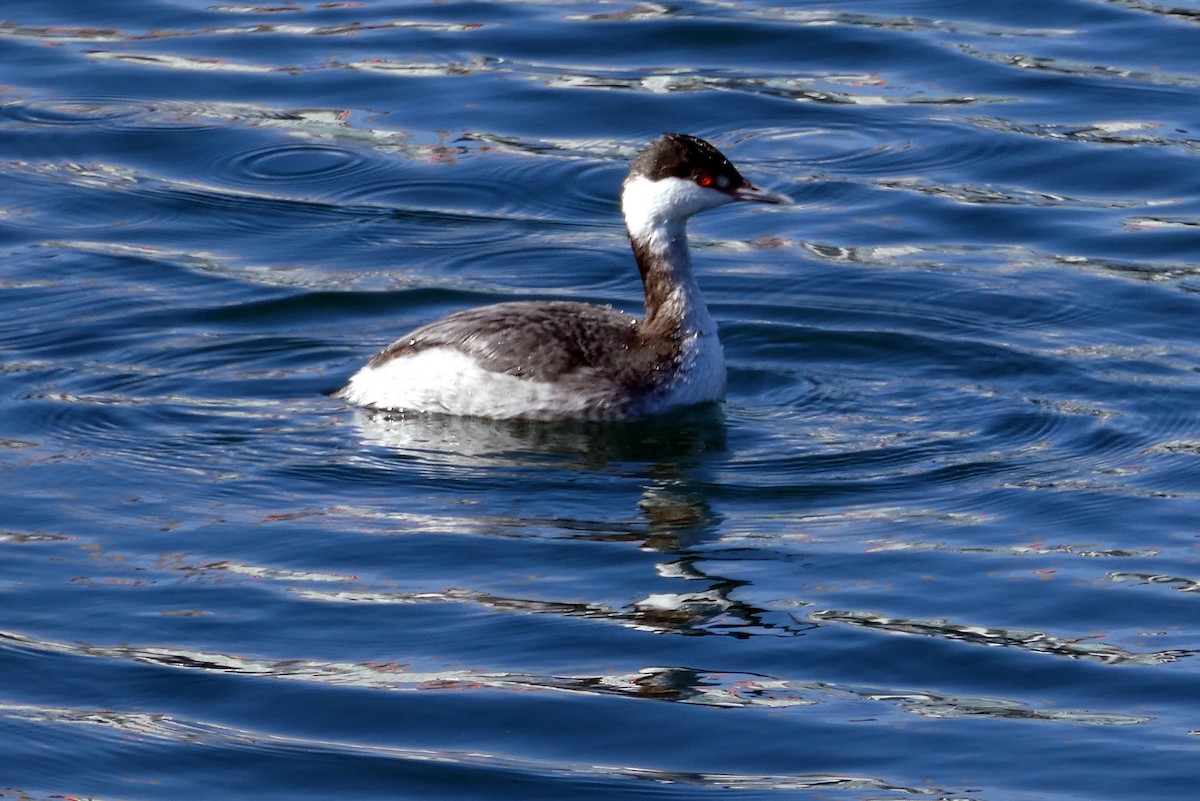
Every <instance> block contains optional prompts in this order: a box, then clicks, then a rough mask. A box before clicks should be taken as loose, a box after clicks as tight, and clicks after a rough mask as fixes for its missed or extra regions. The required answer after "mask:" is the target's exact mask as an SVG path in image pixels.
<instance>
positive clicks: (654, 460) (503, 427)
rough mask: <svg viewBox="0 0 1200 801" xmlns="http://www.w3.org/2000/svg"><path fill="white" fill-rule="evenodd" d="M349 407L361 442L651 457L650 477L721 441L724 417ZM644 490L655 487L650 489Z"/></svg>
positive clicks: (613, 461)
mask: <svg viewBox="0 0 1200 801" xmlns="http://www.w3.org/2000/svg"><path fill="white" fill-rule="evenodd" d="M351 413H352V415H353V416H352V418H351V420H352V423H353V424H354V426H355V428H356V430H357V433H358V436H359V438H360V440H361V441H362V443H363V444H365V445H372V446H375V447H379V448H385V449H387V450H389V451H392V452H394V453H396V454H398V455H405V456H415V457H419V458H421V459H425V460H429V461H431V462H435V463H439V464H447V465H461V466H473V467H474V466H480V465H483V464H490V465H495V466H503V465H507V466H523V465H531V464H544V462H545V460H547V459H551V460H555V461H558V462H561V463H562V464H563V466H570V467H575V468H577V469H583V470H600V469H605V468H609V467H613V466H620V465H628V464H639V465H648V470H647V475H648V477H649V476H655V477H659V478H662V477H671V476H672V474H675V473H678V472H679V471H680V470H682V469H683V467H684V466H686V465H688V464H694V463H695V462H696V461H697V459H698V458H699V457H702V456H703V455H705V454H713V453H720V452H722V451H724V450H725V447H726V428H725V422H724V419H723V417H722V414H721V410H720V408H719V407H716V406H707V407H698V408H696V409H688V410H685V411H684V412H681V413H679V414H675V415H672V416H671V418H670V419H669V420H668V419H657V420H636V421H627V422H621V423H615V424H614V423H590V422H574V421H567V422H561V423H540V422H525V421H512V420H487V419H483V418H475V417H451V416H445V415H412V414H402V413H387V412H371V411H364V410H360V409H354V410H352V412H351ZM648 492H650V494H651V495H652V496H653V495H655V491H654V490H652V489H649V488H648ZM648 506H651V507H657V508H667V509H670V508H674V506H673V505H672V504H671V503H663V504H659V503H656V502H654V501H648ZM665 516H667V517H669V516H670V513H669V512H668V513H667V514H666V515H665ZM685 517H686V515H685Z"/></svg>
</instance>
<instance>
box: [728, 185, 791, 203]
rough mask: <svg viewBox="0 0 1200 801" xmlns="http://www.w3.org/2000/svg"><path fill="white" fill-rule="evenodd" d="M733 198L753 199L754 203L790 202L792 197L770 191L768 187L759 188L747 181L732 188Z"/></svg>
mask: <svg viewBox="0 0 1200 801" xmlns="http://www.w3.org/2000/svg"><path fill="white" fill-rule="evenodd" d="M732 194H733V199H734V200H753V201H755V202H756V203H791V202H792V199H791V198H790V197H788V196H787V195H784V194H781V193H779V192H772V191H770V190H769V189H759V188H758V187H757V186H755V185H754V184H752V183H750V182H749V181H747V182H746V183H744V184H742V185H741V186H739V187H738V188H737V189H735V190H733V192H732Z"/></svg>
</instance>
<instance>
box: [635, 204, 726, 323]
mask: <svg viewBox="0 0 1200 801" xmlns="http://www.w3.org/2000/svg"><path fill="white" fill-rule="evenodd" d="M627 222H629V221H627ZM629 241H630V243H631V244H632V245H633V255H634V258H636V259H637V264H638V270H639V272H640V273H641V276H642V287H643V289H645V292H646V321H645V323H644V325H645V327H646V328H647V329H649V330H658V329H663V330H665V329H675V330H677V331H681V332H682V333H694V334H699V335H707V334H715V333H716V328H717V326H716V323H715V322H714V321H713V319H712V316H711V315H709V313H708V307H707V306H706V305H705V303H704V298H703V297H702V296H701V294H700V287H699V286H697V284H696V279H695V277H694V276H693V275H692V258H691V255H690V253H689V252H688V241H687V220H686V219H667V220H664V219H659V218H648V219H646V220H639V221H636V222H635V223H634V224H630V225H629Z"/></svg>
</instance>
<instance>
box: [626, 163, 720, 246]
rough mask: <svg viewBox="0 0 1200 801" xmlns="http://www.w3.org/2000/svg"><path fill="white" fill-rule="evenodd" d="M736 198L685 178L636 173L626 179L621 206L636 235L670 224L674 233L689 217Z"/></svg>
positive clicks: (643, 236) (639, 237)
mask: <svg viewBox="0 0 1200 801" xmlns="http://www.w3.org/2000/svg"><path fill="white" fill-rule="evenodd" d="M732 202H733V198H732V197H730V196H729V195H727V194H725V193H724V192H721V191H718V190H716V189H706V188H704V187H702V186H698V185H696V184H695V183H693V182H692V181H688V180H686V179H683V178H661V179H659V180H657V181H651V180H650V179H649V178H646V177H645V176H641V175H639V176H637V177H635V178H633V179H632V180H629V181H627V182H626V183H625V190H624V192H622V194H621V210H622V212H624V214H625V225H626V227H628V228H629V235H630V236H632V237H633V238H634V239H639V240H641V239H645V238H646V237H647V236H650V235H651V234H653V233H655V232H657V231H662V230H663V229H665V228H671V229H672V231H673V234H675V233H677V232H676V231H675V230H674V229H675V228H677V229H678V232H681V231H682V230H683V225H684V223H686V221H687V218H688V217H690V216H692V215H693V214H697V213H698V212H701V211H707V210H708V209H715V208H717V207H718V206H724V205H725V204H726V203H732Z"/></svg>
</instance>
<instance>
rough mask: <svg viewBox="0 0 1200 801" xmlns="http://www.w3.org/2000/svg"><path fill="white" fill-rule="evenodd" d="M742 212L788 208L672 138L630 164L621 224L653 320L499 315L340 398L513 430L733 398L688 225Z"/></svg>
mask: <svg viewBox="0 0 1200 801" xmlns="http://www.w3.org/2000/svg"><path fill="white" fill-rule="evenodd" d="M737 201H756V202H759V203H789V202H791V199H790V198H789V197H787V196H786V195H782V194H779V193H776V192H771V191H768V190H765V189H760V188H758V187H756V186H754V185H753V184H751V183H750V182H749V181H747V180H746V179H745V178H743V177H742V175H741V173H739V172H738V170H737V168H736V167H734V166H733V164H731V163H730V161H729V159H727V158H726V157H725V156H724V155H722V154H721V152H720V151H719V150H717V148H715V147H713V146H712V145H711V144H709V143H708V142H706V141H704V140H703V139H699V138H697V137H695V136H689V135H686V134H677V133H667V134H663V135H662V136H661V137H659V138H658V139H656V140H654V142H652V143H651V144H650V145H649V146H648V147H646V149H645V150H643V151H642V152H641V153H640V154H639V155H638V156H637V157H636V158H634V159H633V161H632V162H630V165H629V174H628V176H626V178H625V181H624V183H623V185H622V191H621V210H622V212H623V214H624V217H625V226H626V228H627V229H628V231H629V241H630V243H631V244H632V246H633V254H634V258H635V259H636V260H637V265H638V270H639V271H640V272H641V276H642V285H643V288H644V290H645V295H646V298H645V316H644V317H642V318H640V319H639V318H637V317H635V316H633V315H629V314H625V313H624V312H620V311H616V310H615V309H612V308H608V307H605V306H596V305H592V304H587V303H576V302H569V301H517V302H510V303H497V304H494V305H491V306H483V307H480V308H476V309H467V310H465V311H461V312H457V313H455V314H451V315H450V316H448V317H444V318H442V319H440V320H437V321H435V322H432V323H430V324H428V325H426V326H423V327H421V328H418V329H416V330H415V331H413V332H411V333H409V334H407V335H405V336H402V337H400V338H399V339H397V340H396V341H395V342H393V343H392V344H390V345H388V346H387V347H386V348H384V349H383V350H382V351H380V352H379V353H378V354H376V355H375V356H374V357H373V358H372V359H371V360H370V361H369V362H367V364H366V366H364V367H363V368H362V369H360V370H359V371H358V372H356V373H355V374H354V375H353V376H352V377H351V378H350V381H349V383H347V384H346V386H345V387H343V388H342V389H341V390H340V391H339V392H338V393H337V395H338V396H340V397H342V398H344V399H345V400H347V401H349V402H350V403H352V404H355V405H358V406H364V407H367V408H370V409H378V410H387V411H396V412H428V413H440V414H451V415H466V416H478V417H488V418H493V419H514V420H621V419H628V418H634V417H643V416H647V415H654V414H659V413H662V412H665V411H667V410H670V409H675V408H679V407H683V406H690V405H693V404H700V403H706V402H710V401H718V400H721V399H723V398H724V396H725V357H724V351H723V349H722V348H721V341H720V339H719V338H718V336H717V324H716V322H715V321H714V320H713V318H712V316H711V315H710V314H709V312H708V307H707V306H706V305H705V303H704V299H703V297H701V295H700V288H699V287H698V286H697V284H696V279H695V277H694V276H693V275H692V260H691V256H690V255H689V253H688V241H687V230H686V226H687V221H688V218H689V217H691V216H692V215H693V214H697V213H699V212H702V211H706V210H708V209H713V208H717V207H718V206H723V205H725V204H727V203H733V202H737Z"/></svg>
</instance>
